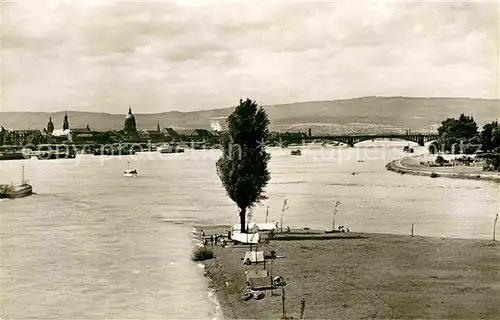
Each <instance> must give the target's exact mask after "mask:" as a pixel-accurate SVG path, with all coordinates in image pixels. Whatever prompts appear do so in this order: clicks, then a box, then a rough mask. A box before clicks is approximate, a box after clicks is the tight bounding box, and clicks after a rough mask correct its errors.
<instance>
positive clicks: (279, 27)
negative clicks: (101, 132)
mask: <svg viewBox="0 0 500 320" xmlns="http://www.w3.org/2000/svg"><path fill="white" fill-rule="evenodd" d="M471 2H473V3H471ZM498 7H499V4H498V3H496V1H482V2H481V1H469V2H464V1H440V2H431V1H425V0H424V1H419V2H413V1H394V0H393V1H387V0H375V1H368V0H350V1H315V2H312V1H293V0H288V1H273V0H266V1H250V0H246V1H241V0H240V1H234V0H233V1H230V0H224V1H223V0H218V1H209V0H179V1H161V0H156V1H154V0H149V1H108V0H36V1H34V0H17V1H10V0H7V3H4V4H3V6H2V46H1V49H0V50H1V52H0V53H1V62H2V63H1V73H2V78H1V81H2V89H3V90H2V100H1V111H4V112H7V111H39V112H52V111H63V110H75V111H93V112H108V113H118V114H120V113H126V112H127V111H128V106H129V105H131V106H132V109H133V111H134V112H135V113H156V112H166V111H173V110H178V111H193V110H201V109H215V108H226V107H231V106H235V105H236V104H237V103H238V101H239V99H240V98H246V97H249V98H251V99H254V100H256V101H257V102H258V103H260V104H263V105H269V104H281V103H291V102H298V101H325V100H335V99H348V98H354V97H360V96H424V97H435V96H439V97H470V98H494V99H496V98H498V95H499V92H500V91H499V85H498V68H499V63H498V59H499V54H498V46H499V35H498V28H499V24H498V18H499V10H498Z"/></svg>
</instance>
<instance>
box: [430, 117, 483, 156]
mask: <svg viewBox="0 0 500 320" xmlns="http://www.w3.org/2000/svg"><path fill="white" fill-rule="evenodd" d="M477 129H478V128H477V124H476V122H475V121H474V118H473V117H472V116H466V115H464V114H463V113H462V114H461V115H460V117H459V118H458V119H455V118H448V119H446V120H444V121H442V122H441V126H440V127H439V128H438V134H439V139H438V142H439V144H440V145H441V146H442V147H443V149H444V151H447V152H452V153H460V152H463V151H464V150H461V149H462V148H463V146H464V144H465V145H467V144H469V143H472V141H470V140H471V139H473V138H474V137H477V136H478V131H477ZM465 149H466V151H471V152H472V150H473V148H471V147H470V146H468V147H467V148H465Z"/></svg>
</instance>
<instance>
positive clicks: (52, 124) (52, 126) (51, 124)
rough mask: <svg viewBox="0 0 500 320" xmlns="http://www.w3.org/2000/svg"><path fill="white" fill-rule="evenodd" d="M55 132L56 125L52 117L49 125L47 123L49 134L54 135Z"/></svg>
mask: <svg viewBox="0 0 500 320" xmlns="http://www.w3.org/2000/svg"><path fill="white" fill-rule="evenodd" d="M52 132H54V123H53V122H52V117H49V123H47V133H48V134H52Z"/></svg>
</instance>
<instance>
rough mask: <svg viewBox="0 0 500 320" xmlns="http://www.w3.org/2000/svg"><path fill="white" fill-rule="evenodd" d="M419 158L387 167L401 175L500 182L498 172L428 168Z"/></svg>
mask: <svg viewBox="0 0 500 320" xmlns="http://www.w3.org/2000/svg"><path fill="white" fill-rule="evenodd" d="M419 157H420V156H415V157H405V158H402V159H397V160H394V161H391V162H389V163H388V164H387V165H386V166H385V167H386V168H387V170H389V171H393V172H396V173H400V174H411V175H416V176H429V177H433V178H438V177H444V178H455V179H470V180H487V181H493V182H500V174H499V173H498V172H487V171H482V169H480V168H470V169H472V170H466V169H469V168H467V167H460V168H457V167H444V166H443V167H428V166H424V165H421V164H420V162H419ZM474 169H476V170H474Z"/></svg>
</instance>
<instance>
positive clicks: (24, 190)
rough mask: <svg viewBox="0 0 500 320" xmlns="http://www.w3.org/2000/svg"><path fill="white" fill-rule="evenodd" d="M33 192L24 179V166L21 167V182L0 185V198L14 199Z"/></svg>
mask: <svg viewBox="0 0 500 320" xmlns="http://www.w3.org/2000/svg"><path fill="white" fill-rule="evenodd" d="M32 194H33V187H32V186H31V185H30V184H29V183H28V181H26V180H24V166H23V169H22V178H21V184H19V185H14V184H10V185H0V198H7V199H16V198H24V197H27V196H30V195H32Z"/></svg>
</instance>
